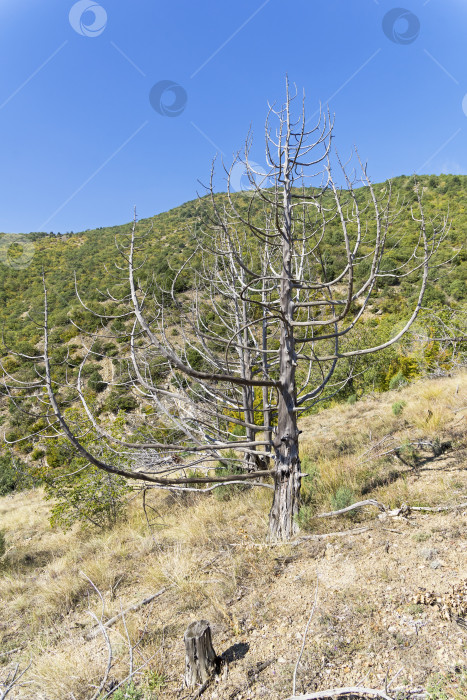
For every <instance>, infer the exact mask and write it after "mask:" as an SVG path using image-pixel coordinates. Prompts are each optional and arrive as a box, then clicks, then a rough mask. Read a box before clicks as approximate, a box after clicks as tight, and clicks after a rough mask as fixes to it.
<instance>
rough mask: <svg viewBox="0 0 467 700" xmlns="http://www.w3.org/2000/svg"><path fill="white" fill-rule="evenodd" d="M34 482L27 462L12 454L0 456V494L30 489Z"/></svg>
mask: <svg viewBox="0 0 467 700" xmlns="http://www.w3.org/2000/svg"><path fill="white" fill-rule="evenodd" d="M36 483H37V481H36V480H35V479H34V478H33V476H32V474H31V472H30V471H29V469H28V466H27V464H25V463H24V462H22V461H21V460H20V459H18V458H17V457H15V456H14V455H12V454H4V455H1V456H0V496H5V495H6V494H8V493H11V492H12V491H23V490H24V489H30V488H32V487H33V486H35V485H36Z"/></svg>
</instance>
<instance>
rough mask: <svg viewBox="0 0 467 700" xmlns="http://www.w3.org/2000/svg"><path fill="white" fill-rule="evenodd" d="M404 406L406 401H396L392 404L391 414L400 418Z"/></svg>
mask: <svg viewBox="0 0 467 700" xmlns="http://www.w3.org/2000/svg"><path fill="white" fill-rule="evenodd" d="M406 405H407V402H406V401H396V402H395V403H393V404H392V412H393V414H394V415H395V416H400V415H401V413H402V411H403V410H404V408H405V406H406Z"/></svg>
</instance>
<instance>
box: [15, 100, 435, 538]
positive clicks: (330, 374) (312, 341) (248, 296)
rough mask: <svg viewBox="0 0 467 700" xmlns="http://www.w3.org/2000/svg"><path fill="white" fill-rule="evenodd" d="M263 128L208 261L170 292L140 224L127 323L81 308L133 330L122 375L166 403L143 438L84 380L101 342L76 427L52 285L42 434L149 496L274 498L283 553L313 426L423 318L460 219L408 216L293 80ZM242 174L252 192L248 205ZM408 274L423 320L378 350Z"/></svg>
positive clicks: (128, 283) (242, 157)
mask: <svg viewBox="0 0 467 700" xmlns="http://www.w3.org/2000/svg"><path fill="white" fill-rule="evenodd" d="M295 106H298V109H297V110H296V111H297V112H298V115H297V116H296V117H294V116H293V112H294V111H295V110H294V109H293V108H294V107H295ZM265 132H266V162H267V168H266V171H264V170H263V169H262V168H258V166H256V165H255V164H254V163H253V162H252V161H251V159H250V156H249V154H250V147H251V139H250V136H248V138H247V141H246V144H245V148H244V150H243V152H242V153H241V154H238V155H237V158H236V159H235V161H234V163H233V165H232V167H231V168H230V169H227V170H226V178H227V192H226V193H223V194H215V192H214V176H213V174H211V179H210V183H209V185H208V186H207V196H206V197H203V198H202V199H201V200H200V203H199V204H200V216H199V219H198V220H197V222H196V225H195V227H194V229H193V230H191V234H190V233H187V236H189V235H191V239H192V241H193V242H194V247H193V249H192V250H193V252H192V254H191V255H190V256H189V257H188V258H187V259H186V261H185V263H184V264H183V265H182V267H181V268H180V269H177V270H174V271H172V272H173V274H172V281H171V284H169V285H165V286H164V285H163V284H162V283H161V282H158V280H157V279H156V278H155V276H154V275H152V274H151V271H150V270H148V269H147V260H146V257H145V256H146V254H147V251H148V250H151V249H152V250H154V249H155V248H157V245H158V242H157V236H155V235H154V232H151V231H146V232H145V231H142V230H141V225H140V224H138V223H137V221H136V215H135V220H134V223H133V227H132V231H131V234H130V235H129V236H128V237H127V238H124V237H123V236H122V237H121V238H120V239H119V240H118V241H117V251H118V255H119V263H118V264H117V265H116V267H117V269H118V274H119V275H120V282H119V286H118V285H117V286H116V287H115V290H120V291H119V292H118V291H115V290H114V291H112V292H111V293H109V294H108V297H107V298H108V300H109V301H111V302H112V303H113V304H114V306H115V307H117V308H118V313H117V314H114V315H111V316H109V315H107V314H104V313H102V310H101V309H99V308H90V306H89V305H87V304H86V302H85V300H83V299H81V298H80V297H79V298H80V301H81V303H82V304H83V306H84V307H85V308H86V309H87V311H88V312H90V313H92V314H94V315H96V316H98V317H99V318H100V322H101V324H102V330H101V331H99V334H98V335H99V336H106V335H107V336H108V335H109V334H111V331H110V328H111V325H113V327H115V322H116V321H118V322H119V323H120V324H121V327H122V328H123V330H122V334H123V336H124V338H125V343H126V346H125V344H124V343H123V341H122V338H120V341H122V342H121V343H120V347H121V348H124V347H126V351H125V352H123V351H122V353H121V358H120V359H121V365H122V367H124V368H125V371H124V372H122V375H121V378H120V380H119V381H120V383H122V384H125V385H126V386H127V387H131V391H132V392H133V394H134V395H135V396H139V397H140V399H141V401H142V402H143V404H144V405H145V406H146V407H147V406H151V407H152V408H151V410H150V411H149V412H148V409H147V408H146V415H145V419H144V420H142V419H141V420H140V422H139V423H138V424H136V423H135V425H134V426H133V428H134V429H132V431H131V435H128V437H127V439H126V440H122V439H117V438H115V437H114V436H113V435H112V434H111V432H110V431H109V430H108V429H106V425H105V420H104V418H103V417H102V414H101V415H97V413H96V412H95V411H94V407H93V406H92V405H91V403H90V402H89V401H88V398H87V393H86V391H85V384H84V383H83V379H82V377H83V369H84V367H85V365H86V362H88V361H89V359H90V358H91V357H92V354H93V350H92V347H93V346H92V342H93V338H92V337H91V339H90V341H89V343H88V349H87V351H86V353H85V356H84V359H83V360H82V362H81V365H80V369H79V373H78V379H77V380H76V381H75V382H74V383H73V382H71V381H67V382H66V383H67V385H68V389H67V391H68V394H70V390H71V388H72V389H73V390H74V391H75V396H76V399H79V400H80V401H81V403H82V415H83V420H82V421H81V422H80V423H79V425H78V424H73V425H72V424H70V423H69V422H68V421H67V418H66V415H65V411H64V409H63V405H62V402H61V386H60V382H58V381H57V380H54V375H53V367H51V362H50V359H49V340H48V337H49V328H48V307H47V292H46V285H45V284H44V290H45V310H44V313H43V317H42V319H43V320H42V321H41V323H42V325H43V328H44V345H43V351H42V350H41V352H40V357H38V358H36V370H37V373H38V380H37V382H35V383H34V384H33V385H31V387H30V388H31V389H32V395H36V396H37V397H38V399H39V400H41V401H43V402H44V405H45V409H44V410H45V412H46V413H47V417H48V427H47V429H46V430H45V432H47V433H48V434H49V435H50V434H57V435H62V436H63V435H64V436H66V437H67V438H68V440H69V441H70V442H71V443H72V444H73V445H74V447H75V448H76V450H77V452H78V453H79V454H80V455H81V457H84V458H85V460H86V463H89V464H90V465H94V466H95V467H98V468H99V469H103V470H105V471H106V472H109V473H110V474H114V475H118V476H124V477H127V478H129V479H132V480H138V481H140V482H143V485H144V487H145V488H147V487H151V486H152V487H157V488H165V489H170V490H194V489H196V490H197V491H198V492H199V493H204V492H208V491H212V490H213V489H215V488H218V487H219V486H221V485H225V484H230V485H232V484H237V483H240V484H245V483H248V484H250V485H255V486H263V487H266V488H269V489H271V490H273V501H272V507H271V511H270V516H269V538H270V540H272V541H278V540H288V539H289V538H290V537H292V536H293V535H294V533H295V532H296V530H297V524H296V516H297V514H298V511H299V506H300V484H301V479H302V478H303V474H302V472H301V469H300V453H299V444H300V437H299V436H300V430H299V429H298V424H297V422H298V419H299V416H300V414H301V413H302V412H303V411H304V410H308V409H309V408H310V407H311V406H313V405H315V404H316V403H317V402H319V401H323V400H326V399H328V398H329V397H330V396H333V395H335V394H336V393H337V392H338V391H340V390H341V389H342V388H343V387H345V386H346V385H348V384H349V383H350V382H351V381H352V377H353V376H354V375H355V373H356V372H359V371H361V369H362V366H363V362H362V358H363V357H364V356H366V355H371V354H372V353H376V352H378V351H380V350H383V349H384V348H387V347H388V346H390V345H391V344H393V343H396V342H397V341H398V340H399V339H400V338H401V337H402V336H403V334H404V333H406V331H407V330H408V329H409V328H410V326H411V325H412V324H413V323H414V321H415V319H416V317H417V315H418V313H419V311H420V309H421V306H422V300H423V295H424V292H425V289H426V287H427V284H428V283H429V273H430V270H431V269H432V268H433V267H436V265H435V261H434V256H435V254H436V252H437V251H438V249H439V246H440V243H441V242H442V240H443V238H444V237H445V235H446V232H447V230H448V223H447V220H446V219H444V218H441V219H439V220H438V219H437V220H427V218H426V216H425V214H424V211H423V206H422V194H423V192H422V191H421V190H420V191H419V190H418V188H417V185H416V183H414V188H415V192H416V193H417V202H416V203H415V205H414V206H413V207H412V214H411V217H409V221H407V220H405V221H404V220H402V219H401V214H402V212H403V211H405V210H404V208H403V206H402V203H400V202H397V201H395V202H394V201H393V200H394V197H392V191H391V184H390V183H388V184H386V185H385V186H380V187H377V188H375V187H373V186H372V184H371V182H370V180H369V178H368V176H367V172H366V166H365V165H364V164H363V163H362V162H361V161H360V158H359V156H358V153H357V152H355V153H354V154H353V156H352V158H353V159H354V160H355V162H356V168H355V169H353V168H352V170H350V167H351V165H352V164H351V163H350V165H349V164H346V165H345V166H344V164H343V163H342V161H341V160H340V158H339V156H338V154H337V153H336V152H335V150H334V149H333V148H332V132H333V121H332V120H331V118H330V116H329V114H327V115H326V114H324V113H322V112H320V114H319V117H318V118H317V123H315V125H314V126H313V127H312V128H307V120H306V117H305V107H304V101H303V102H302V101H300V100H299V99H297V95H296V94H294V95H291V94H290V91H289V87H288V86H287V95H286V101H285V104H284V105H283V106H282V107H280V108H276V107H275V106H274V105H273V106H271V107H270V108H269V113H268V117H267V120H266V129H265ZM239 167H240V168H242V169H243V171H244V173H245V175H246V177H247V178H248V181H249V186H248V189H247V190H246V191H244V192H240V193H234V192H233V191H232V190H233V189H234V181H235V182H236V175H237V174H238V169H239ZM334 172H336V173H337V175H334ZM349 172H351V174H349ZM402 218H403V217H402ZM405 218H406V219H407V217H405ZM155 233H157V232H155ZM401 242H403V243H404V245H403V249H404V251H406V250H407V249H408V244H409V243H410V252H409V253H408V255H406V257H405V259H404V260H403V261H401V259H400V255H399V257H398V258H397V262H396V263H394V257H388V258H387V256H386V255H385V253H387V252H390V253H394V250H398V251H399V252H400V250H401V248H402V246H401ZM122 261H123V262H122ZM403 277H410V279H411V280H412V282H413V287H414V289H415V290H417V293H416V301H415V303H414V305H413V308H411V309H410V310H409V312H408V313H407V315H406V317H405V318H402V317H401V319H400V322H399V324H398V326H397V327H396V328H394V329H393V332H392V334H391V335H389V334H388V337H385V338H384V339H380V338H378V340H377V341H374V342H373V343H372V342H371V341H372V338H371V336H369V334H368V332H366V333H362V332H361V331H359V330H358V328H359V322H362V320H364V314H365V311H366V310H368V308H369V305H371V303H372V299H373V298H374V297H375V295H376V293H377V292H378V288H380V287H381V285H382V284H384V283H385V282H387V281H388V280H394V279H395V278H398V279H400V278H403ZM78 296H79V294H78ZM122 324H123V326H122ZM360 327H362V324H361V323H360ZM94 339H95V338H94ZM5 383H6V385H7V388H8V391H9V393H10V396H13V397H14V396H15V393H16V395H17V396H18V393H19V394H21V392H23V395H24V388H25V387H24V384H17V383H15V381H14V379H13V377H11V376H10V375H8V374H6V376H5ZM44 388H45V390H46V396H47V397H46V398H44ZM18 390H19V392H18ZM29 395H31V392H29ZM17 400H20V399H19V398H18V399H17ZM90 434H92V435H94V436H95V442H96V444H100V445H102V444H103V443H106V445H107V447H108V449H107V450H106V454H113V455H114V456H115V459H112V460H109V459H107V460H106V461H103V460H102V459H101V458H99V456H98V455H99V453H98V452H97V450H94V451H93V450H92V448H91V447H89V445H90V444H91V445H92V440H89V439H88V440H87V442H86V445H85V441H84V440H83V439H82V437H81V436H83V435H88V436H89V435H90ZM39 436H40V435H39ZM100 454H102V450H101V452H100ZM122 465H124V466H122ZM223 472H224V473H223ZM271 478H272V481H273V484H271Z"/></svg>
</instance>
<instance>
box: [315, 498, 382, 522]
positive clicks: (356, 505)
mask: <svg viewBox="0 0 467 700" xmlns="http://www.w3.org/2000/svg"><path fill="white" fill-rule="evenodd" d="M364 506H376V507H377V508H379V509H380V510H381V511H383V512H386V510H387V509H386V506H384V505H383V504H382V503H380V502H379V501H375V500H374V499H373V498H369V499H367V500H366V501H358V503H352V505H351V506H347V507H346V508H341V509H340V510H333V511H331V512H330V513H320V514H319V515H317V516H316V517H317V518H333V517H334V516H335V515H343V514H344V513H350V511H351V510H355V509H356V508H363V507H364Z"/></svg>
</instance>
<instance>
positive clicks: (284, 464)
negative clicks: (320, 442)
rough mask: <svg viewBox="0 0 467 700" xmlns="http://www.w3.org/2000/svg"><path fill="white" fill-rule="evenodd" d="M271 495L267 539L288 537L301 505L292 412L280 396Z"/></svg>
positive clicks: (291, 533)
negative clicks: (272, 491) (272, 497)
mask: <svg viewBox="0 0 467 700" xmlns="http://www.w3.org/2000/svg"><path fill="white" fill-rule="evenodd" d="M274 447H275V463H276V468H275V474H274V499H273V502H272V507H271V511H270V513H269V540H270V541H272V542H275V541H278V540H289V539H290V538H291V537H292V536H293V535H294V534H295V533H296V532H297V531H298V526H297V523H296V520H295V519H296V516H297V515H298V511H299V508H300V482H301V471H300V458H299V453H298V429H297V421H296V416H295V412H294V411H291V410H290V409H288V408H287V404H286V403H285V398H284V397H283V396H282V395H281V396H280V398H279V410H278V430H277V436H276V439H275V441H274Z"/></svg>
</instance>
